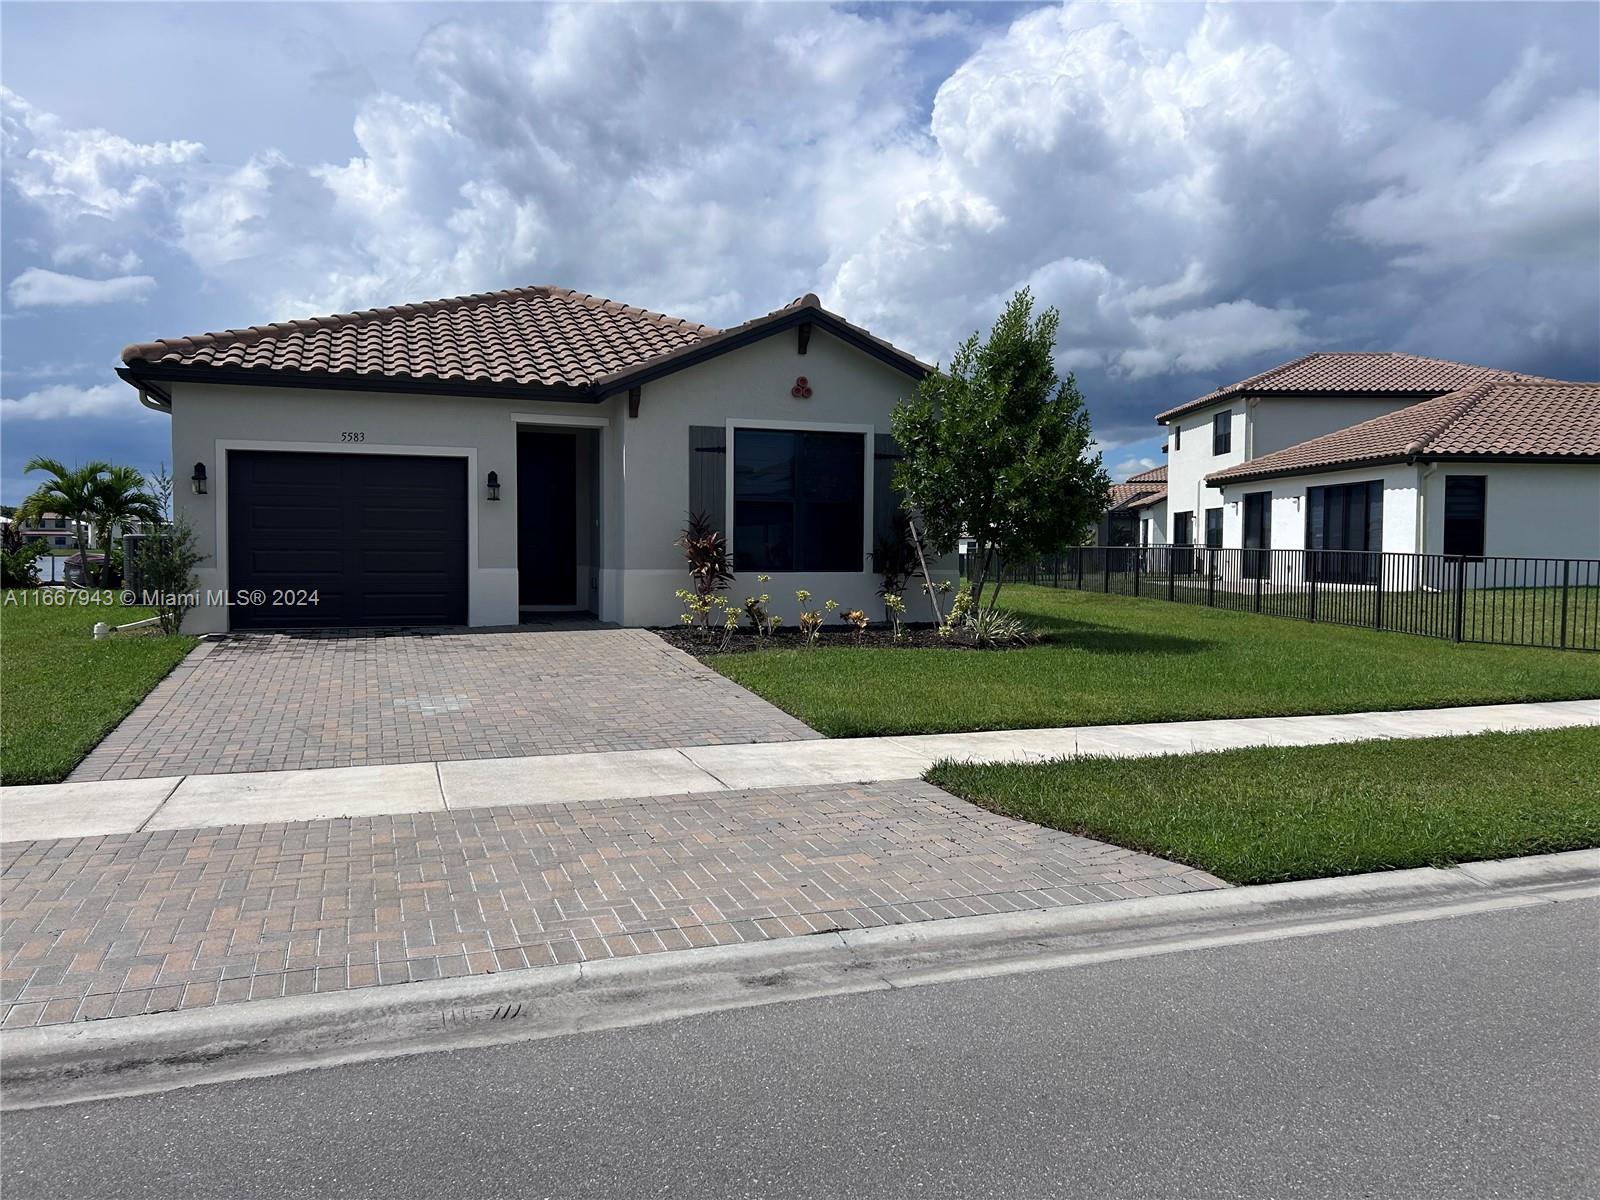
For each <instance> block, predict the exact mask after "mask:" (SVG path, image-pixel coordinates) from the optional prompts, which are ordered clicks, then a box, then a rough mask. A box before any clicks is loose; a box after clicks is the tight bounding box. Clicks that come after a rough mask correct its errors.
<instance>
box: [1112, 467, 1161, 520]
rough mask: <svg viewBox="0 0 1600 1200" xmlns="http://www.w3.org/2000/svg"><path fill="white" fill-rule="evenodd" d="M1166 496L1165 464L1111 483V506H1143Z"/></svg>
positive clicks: (1116, 507) (1157, 501) (1154, 502)
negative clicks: (1120, 481) (1119, 481)
mask: <svg viewBox="0 0 1600 1200" xmlns="http://www.w3.org/2000/svg"><path fill="white" fill-rule="evenodd" d="M1166 498H1167V468H1166V465H1165V464H1162V465H1161V466H1159V467H1151V468H1150V469H1149V470H1148V471H1141V472H1139V474H1137V475H1129V476H1128V478H1127V479H1126V480H1124V481H1123V482H1122V483H1113V484H1112V485H1111V507H1112V508H1113V509H1118V508H1145V507H1146V506H1148V505H1151V504H1158V503H1160V502H1161V501H1162V500H1165V499H1166Z"/></svg>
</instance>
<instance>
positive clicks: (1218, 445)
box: [1211, 412, 1233, 454]
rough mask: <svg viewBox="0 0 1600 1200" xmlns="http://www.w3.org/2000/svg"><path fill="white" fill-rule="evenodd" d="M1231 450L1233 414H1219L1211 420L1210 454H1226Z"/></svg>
mask: <svg viewBox="0 0 1600 1200" xmlns="http://www.w3.org/2000/svg"><path fill="white" fill-rule="evenodd" d="M1231 449H1233V413H1232V412H1219V413H1218V414H1217V415H1216V416H1214V417H1212V418H1211V453H1213V454H1226V453H1227V452H1228V451H1229V450H1231Z"/></svg>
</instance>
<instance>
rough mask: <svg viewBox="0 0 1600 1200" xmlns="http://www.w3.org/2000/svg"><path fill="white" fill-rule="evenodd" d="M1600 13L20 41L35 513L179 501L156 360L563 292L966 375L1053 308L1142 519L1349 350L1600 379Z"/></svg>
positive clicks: (381, 13) (318, 19)
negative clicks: (1137, 493)
mask: <svg viewBox="0 0 1600 1200" xmlns="http://www.w3.org/2000/svg"><path fill="white" fill-rule="evenodd" d="M1597 48H1600V6H1596V5H1593V4H1563V5H1548V6H1545V5H1538V4H1506V5H1499V4H1463V5H1423V4H1412V5H1407V4H1350V5H1341V6H1323V5H1309V4H1308V5H1295V4H1271V5H1259V6H1255V5H1228V6H1201V5H1186V4H1148V5H1129V6H1116V7H1105V6H1098V5H1086V4H1069V5H1067V6H1066V7H1064V8H1063V7H1046V6H1036V5H1026V4H1021V5H986V6H981V7H967V6H962V5H938V6H932V7H918V6H912V5H894V6H865V5H849V6H839V7H828V6H824V5H820V4H817V5H809V4H808V5H795V4H789V5H770V6H740V7H720V6H713V5H693V6H688V7H669V6H664V5H623V6H585V7H576V8H566V7H555V6H551V7H532V6H521V5H519V6H511V5H493V4H486V5H471V6H469V5H449V6H428V5H400V4H393V5H386V4H362V5H350V6H344V5H332V4H305V5H296V4H282V3H280V4H271V5H254V4H238V5H232V4H212V5H208V6H205V8H204V10H203V11H201V10H200V9H199V8H186V7H184V6H181V5H141V4H118V5H114V6H100V5H91V4H50V5H45V4H22V3H11V2H8V3H7V4H6V5H5V8H4V45H3V51H0V55H3V57H0V77H3V82H4V89H5V91H4V188H3V195H4V201H3V204H4V208H3V213H0V221H3V263H0V268H3V270H0V313H3V323H0V333H3V352H4V358H3V380H0V383H3V389H0V394H3V401H0V439H3V445H0V490H3V498H4V499H5V500H6V501H8V502H9V501H15V500H17V499H18V498H20V496H21V495H23V494H25V493H26V491H27V490H29V487H30V481H29V480H28V479H27V478H26V477H24V476H22V474H21V466H22V464H23V463H24V462H25V461H26V460H27V459H28V458H29V457H31V456H33V455H35V454H51V455H55V456H58V457H62V458H65V459H68V460H69V461H70V460H73V459H87V458H91V457H111V458H113V459H115V460H118V461H127V462H133V463H135V464H136V465H140V466H145V467H149V466H153V465H154V464H156V463H158V462H161V461H163V460H164V459H165V458H166V457H167V446H168V443H167V425H166V418H164V417H160V416H158V415H156V414H152V413H147V412H144V411H143V410H141V409H140V407H139V406H138V403H137V401H136V400H135V398H134V393H133V391H132V389H130V388H128V387H127V386H126V385H124V384H122V383H120V382H119V381H118V380H117V379H116V378H115V376H114V375H113V374H112V368H113V366H114V365H115V364H116V362H117V358H118V352H119V351H120V349H121V347H122V346H123V345H124V344H126V343H129V342H133V341H140V340H146V339H149V338H153V337H160V336H175V335H179V334H185V333H195V332H200V331H205V330H212V329H220V328H227V327H237V326H243V325H249V324H253V323H258V322H262V321H270V320H278V319H285V318H290V317H298V316H309V315H314V314H318V313H325V312H337V311H345V310H349V309H354V308H361V307H368V306H373V305H383V304H393V303H401V302H405V301H413V300H420V299H427V298H432V297H437V296H447V295H456V294H460V293H463V292H472V291H483V290H489V289H494V288H501V287H510V286H517V285H521V284H527V283H556V284H562V285H567V286H572V287H577V288H580V289H582V290H585V291H591V292H596V293H599V294H601V295H605V296H610V297H613V298H615V299H620V300H625V301H627V302H629V303H634V304H641V305H645V306H648V307H651V308H657V309H662V310H665V311H667V312H670V313H673V314H675V315H680V316H685V317H691V318H694V319H696V320H700V321H705V322H708V323H711V324H731V323H734V322H737V321H741V320H744V319H746V318H748V317H751V316H754V315H757V314H759V313H763V312H766V311H768V310H770V309H772V308H774V307H777V306H778V305H780V304H783V303H785V302H787V301H788V300H790V299H792V298H793V297H794V296H796V295H799V294H800V293H802V292H805V291H816V292H817V293H818V294H819V295H820V296H821V297H822V299H823V302H824V303H825V304H826V305H828V306H829V307H830V308H832V309H834V310H835V311H838V312H840V313H842V314H844V315H845V316H847V317H848V318H849V319H851V320H853V321H856V322H858V323H861V324H864V325H866V326H868V327H869V328H871V329H872V330H873V331H874V332H876V333H878V334H880V335H881V336H885V337H887V338H889V339H891V340H892V341H894V342H896V343H898V344H900V345H902V346H904V347H905V348H907V349H909V350H911V351H913V352H914V353H916V354H918V355H920V356H923V357H925V358H928V359H939V360H945V359H948V357H949V354H950V351H951V348H952V347H953V345H954V344H955V342H956V341H957V340H958V339H959V338H961V337H962V336H963V335H965V334H966V333H968V332H970V331H971V330H972V329H974V328H977V327H979V326H987V324H988V323H990V322H991V321H992V320H993V318H994V316H995V315H996V313H997V311H998V309H999V307H1000V305H1001V304H1002V302H1003V300H1004V298H1005V297H1006V296H1007V295H1008V294H1009V293H1010V292H1011V291H1012V290H1013V289H1015V288H1017V287H1020V286H1022V285H1024V284H1028V285H1031V286H1032V288H1033V289H1034V292H1035V294H1036V295H1037V296H1038V297H1039V298H1040V299H1041V300H1043V301H1045V302H1047V303H1049V304H1053V305H1055V306H1056V307H1058V308H1059V309H1060V310H1061V314H1062V322H1061V342H1060V346H1059V352H1060V360H1061V364H1062V366H1063V368H1064V369H1070V370H1073V371H1075V372H1076V373H1077V376H1078V380H1079V384H1080V386H1081V388H1082V390H1083V392H1084V393H1085V395H1086V396H1087V397H1088V399H1089V403H1090V406H1091V409H1092V411H1093V414H1094V419H1095V428H1096V430H1097V432H1098V434H1099V437H1100V440H1101V443H1102V445H1103V446H1104V447H1105V454H1106V463H1107V466H1108V467H1109V468H1111V469H1112V471H1113V472H1114V473H1115V474H1116V475H1118V476H1119V477H1120V475H1122V474H1125V473H1127V472H1129V471H1133V470H1137V469H1139V467H1140V465H1141V464H1142V463H1146V462H1155V461H1158V460H1159V454H1158V446H1159V439H1158V438H1156V437H1155V436H1154V435H1155V427H1154V426H1153V424H1152V423H1151V420H1150V418H1151V416H1152V414H1153V413H1155V412H1156V411H1158V410H1159V409H1161V408H1164V407H1167V406H1169V405H1171V404H1173V403H1176V402H1178V401H1181V400H1185V399H1188V398H1190V397H1192V396H1194V395H1197V394H1199V393H1201V392H1203V391H1205V390H1207V389H1208V388H1210V387H1212V386H1214V385H1216V384H1218V383H1223V382H1228V381H1231V380H1233V379H1237V378H1240V377H1243V376H1245V375H1247V374H1250V373H1252V372H1254V371H1257V370H1260V369H1262V368H1264V367H1267V366H1270V365H1272V364H1273V363H1275V362H1278V361H1282V360H1284V359H1287V358H1290V357H1293V356H1294V355H1297V354H1301V353H1304V352H1306V351H1308V350H1311V349H1316V348H1339V349H1391V348H1392V349H1404V350H1410V351H1414V352H1418V353H1424V354H1433V355H1439V356H1443V357H1449V358H1461V359H1467V360H1470V361H1475V362H1482V363H1488V364H1492V365H1496V366H1504V367H1510V368H1519V369H1523V370H1529V371H1535V372H1538V373H1541V374H1549V375H1556V376H1561V377H1566V378H1583V379H1595V378H1600V98H1597V88H1600V49H1597Z"/></svg>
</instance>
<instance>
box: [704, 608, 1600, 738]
mask: <svg viewBox="0 0 1600 1200" xmlns="http://www.w3.org/2000/svg"><path fill="white" fill-rule="evenodd" d="M1001 603H1002V605H1003V606H1005V607H1009V608H1011V609H1013V610H1014V611H1016V612H1018V613H1020V614H1022V615H1023V616H1025V617H1026V618H1027V619H1028V620H1030V621H1031V622H1033V624H1034V625H1035V626H1036V627H1037V628H1039V629H1040V630H1042V631H1044V632H1045V634H1046V635H1047V640H1046V641H1045V642H1044V643H1043V644H1041V645H1037V646H1033V647H1030V648H1028V649H1026V650H1007V651H983V652H978V651H972V650H940V649H915V650H912V649H893V648H860V649H857V648H853V647H829V648H821V647H818V648H814V649H809V650H807V649H784V650H763V651H758V652H755V653H749V654H730V655H721V656H718V657H715V658H713V659H711V663H712V665H713V666H714V667H716V669H717V670H718V671H721V672H722V673H723V674H724V675H726V676H728V677H729V678H730V679H733V680H735V681H736V682H738V683H741V684H743V685H744V686H745V687H747V688H749V689H750V690H751V691H753V692H756V693H757V694H758V695H761V696H763V697H765V698H766V699H768V700H770V701H772V702H773V703H774V704H776V705H777V706H778V707H779V708H782V709H784V710H786V711H787V712H790V713H792V714H794V715H795V716H797V717H799V718H800V719H801V720H803V721H805V722H806V723H807V724H809V725H811V726H812V727H813V728H814V729H817V730H818V731H820V732H822V733H825V734H827V735H829V736H830V737H866V736H871V735H882V734H897V733H946V732H956V731H962V730H973V729H1029V728H1039V727H1042V726H1053V725H1108V724H1120V723H1123V722H1136V721H1172V720H1186V719H1197V718H1205V717H1243V716H1281V715H1289V714H1295V713H1331V712H1360V711H1364V710H1381V709H1399V708H1435V707H1442V706H1448V705H1456V704H1492V703H1504V702H1509V701H1519V700H1561V699H1579V698H1587V697H1591V696H1593V697H1600V655H1597V654H1589V653H1580V652H1576V651H1560V650H1533V649H1525V648H1521V647H1512V646H1479V645H1456V644H1455V643H1453V642H1441V641H1436V640H1433V639H1429V638H1419V637H1410V636H1407V635H1404V634H1396V633H1373V632H1371V631H1369V630H1364V629H1348V628H1342V627H1338V626H1331V625H1312V624H1308V623H1303V622H1298V621H1287V620H1278V619H1273V618H1270V617H1263V616H1257V615H1255V614H1253V613H1237V612H1226V611H1219V610H1215V609H1207V608H1202V607H1192V606H1189V605H1182V604H1172V603H1169V602H1167V601H1165V600H1145V599H1134V598H1132V597H1125V596H1114V595H1113V596H1106V595H1100V594H1098V593H1093V592H1074V591H1058V590H1055V589H1052V588H1044V587H1030V586H1026V585H1017V584H1007V585H1006V588H1005V591H1004V592H1003V593H1002V601H1001Z"/></svg>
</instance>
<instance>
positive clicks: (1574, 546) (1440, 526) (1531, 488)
mask: <svg viewBox="0 0 1600 1200" xmlns="http://www.w3.org/2000/svg"><path fill="white" fill-rule="evenodd" d="M1423 470H1424V475H1423V479H1424V484H1423V514H1424V517H1423V520H1424V524H1425V525H1426V529H1427V549H1428V553H1430V554H1439V553H1442V552H1443V549H1444V486H1445V485H1444V481H1445V479H1446V478H1448V477H1449V476H1451V475H1482V476H1484V531H1483V540H1484V546H1483V551H1484V553H1485V554H1486V555H1488V556H1490V557H1494V556H1499V555H1505V556H1509V557H1518V558H1600V464H1596V463H1510V462H1482V463H1468V462H1461V463H1456V462H1452V463H1438V464H1433V465H1432V467H1431V469H1429V468H1424V469H1423Z"/></svg>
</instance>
